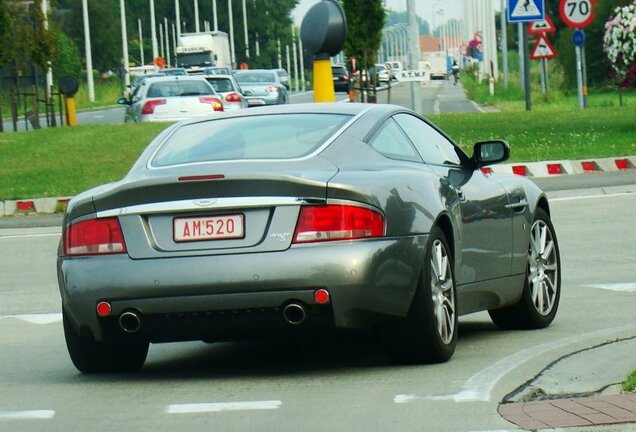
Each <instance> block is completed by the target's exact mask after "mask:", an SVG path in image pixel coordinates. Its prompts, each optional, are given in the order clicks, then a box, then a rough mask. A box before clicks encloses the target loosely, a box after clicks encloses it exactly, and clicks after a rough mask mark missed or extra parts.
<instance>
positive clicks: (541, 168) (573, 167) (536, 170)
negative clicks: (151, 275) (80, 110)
mask: <svg viewBox="0 0 636 432" xmlns="http://www.w3.org/2000/svg"><path fill="white" fill-rule="evenodd" d="M627 170H630V171H631V170H636V156H621V157H611V158H602V159H582V160H563V161H544V162H529V163H523V162H520V163H514V164H501V165H493V166H490V167H485V168H483V169H482V171H483V172H484V173H491V172H492V173H508V174H517V175H521V176H526V177H535V178H536V177H556V176H560V175H568V174H588V173H607V172H620V171H627ZM71 198H72V197H56V198H33V199H29V198H25V199H21V200H8V201H0V216H1V215H5V216H13V215H28V214H35V213H43V214H46V213H56V212H60V211H63V210H64V209H65V208H66V205H67V204H68V202H69V200H70V199H71Z"/></svg>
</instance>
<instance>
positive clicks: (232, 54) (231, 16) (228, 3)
mask: <svg viewBox="0 0 636 432" xmlns="http://www.w3.org/2000/svg"><path fill="white" fill-rule="evenodd" d="M227 12H228V14H229V20H230V54H231V56H232V57H231V58H232V68H235V67H236V55H235V53H234V15H233V13H232V0H227Z"/></svg>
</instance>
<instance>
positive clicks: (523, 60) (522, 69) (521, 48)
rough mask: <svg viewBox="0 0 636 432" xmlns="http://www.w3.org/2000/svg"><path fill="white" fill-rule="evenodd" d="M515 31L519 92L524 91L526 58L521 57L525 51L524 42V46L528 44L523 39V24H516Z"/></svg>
mask: <svg viewBox="0 0 636 432" xmlns="http://www.w3.org/2000/svg"><path fill="white" fill-rule="evenodd" d="M517 30H518V39H517V40H518V41H519V85H520V86H521V90H524V89H525V82H526V80H525V75H524V74H525V63H526V57H524V56H523V53H525V52H526V49H525V48H524V41H525V44H526V45H527V44H528V41H527V39H526V38H524V37H523V34H524V31H523V23H518V24H517Z"/></svg>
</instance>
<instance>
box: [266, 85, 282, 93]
mask: <svg viewBox="0 0 636 432" xmlns="http://www.w3.org/2000/svg"><path fill="white" fill-rule="evenodd" d="M278 90H279V88H278V87H276V86H267V87H266V88H265V91H266V92H267V93H278Z"/></svg>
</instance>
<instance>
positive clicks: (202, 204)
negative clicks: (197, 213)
mask: <svg viewBox="0 0 636 432" xmlns="http://www.w3.org/2000/svg"><path fill="white" fill-rule="evenodd" d="M216 201H217V200H215V199H202V200H194V201H192V204H194V205H197V206H199V207H210V206H211V205H213V204H214V203H216Z"/></svg>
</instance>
